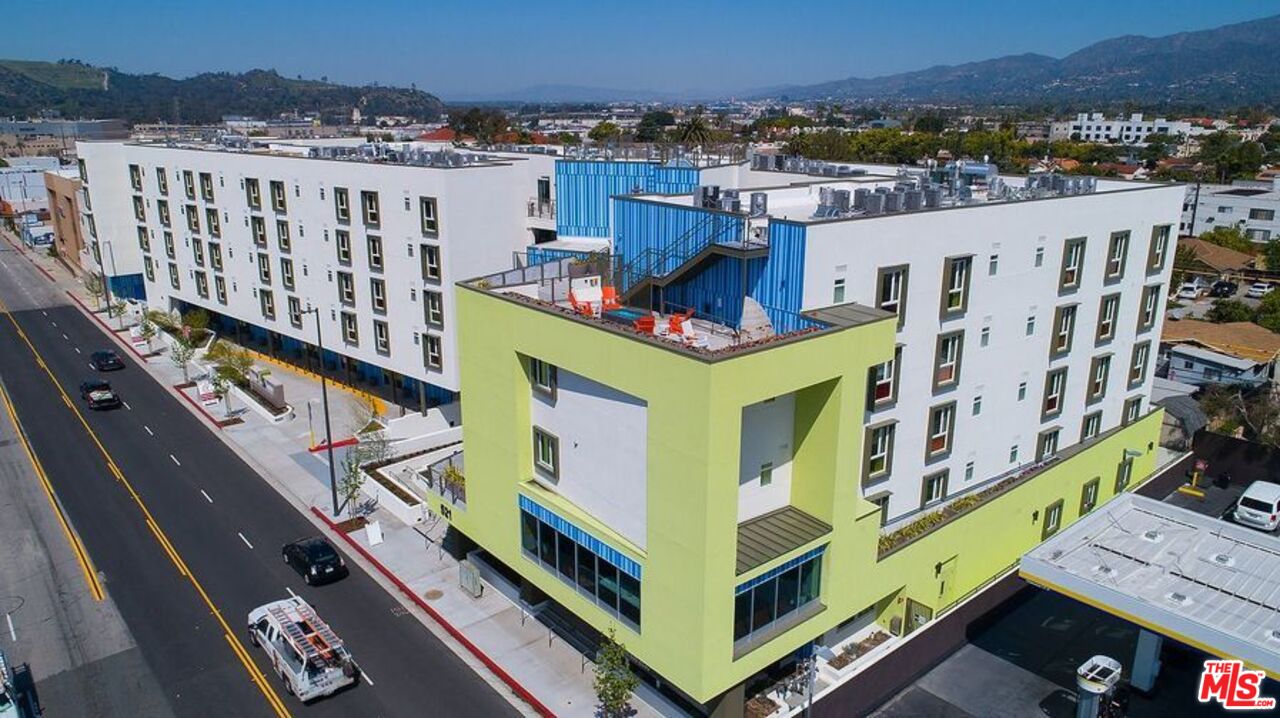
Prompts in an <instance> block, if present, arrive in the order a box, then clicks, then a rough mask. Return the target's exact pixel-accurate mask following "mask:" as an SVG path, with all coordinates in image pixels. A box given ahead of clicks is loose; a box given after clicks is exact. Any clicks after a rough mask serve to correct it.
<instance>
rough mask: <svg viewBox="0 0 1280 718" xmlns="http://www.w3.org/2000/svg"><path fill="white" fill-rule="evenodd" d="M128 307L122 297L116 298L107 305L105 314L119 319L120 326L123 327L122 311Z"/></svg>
mask: <svg viewBox="0 0 1280 718" xmlns="http://www.w3.org/2000/svg"><path fill="white" fill-rule="evenodd" d="M128 308H129V305H128V304H125V303H124V300H123V299H117V300H115V301H114V302H111V303H110V304H108V305H107V316H108V317H116V318H117V319H119V320H120V328H121V329H124V313H125V311H126V310H127V309H128Z"/></svg>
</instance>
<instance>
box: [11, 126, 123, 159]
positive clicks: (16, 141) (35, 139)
mask: <svg viewBox="0 0 1280 718" xmlns="http://www.w3.org/2000/svg"><path fill="white" fill-rule="evenodd" d="M128 136H129V128H128V127H126V126H125V124H124V121H123V120H0V156H3V157H23V156H35V155H47V156H51V157H65V156H66V155H69V154H71V153H73V152H74V151H75V146H76V142H77V141H82V140H117V139H124V138H125V137H128Z"/></svg>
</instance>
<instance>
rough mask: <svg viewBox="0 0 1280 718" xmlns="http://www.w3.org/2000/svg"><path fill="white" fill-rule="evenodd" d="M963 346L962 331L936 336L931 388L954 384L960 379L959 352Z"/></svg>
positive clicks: (935, 389) (936, 388)
mask: <svg viewBox="0 0 1280 718" xmlns="http://www.w3.org/2000/svg"><path fill="white" fill-rule="evenodd" d="M963 347H964V332H962V331H961V332H952V333H950V334H941V335H939V336H938V346H937V350H936V354H935V355H934V362H933V390H934V391H937V390H939V389H944V388H947V387H952V386H955V385H956V384H957V383H959V381H960V352H961V350H962V349H963Z"/></svg>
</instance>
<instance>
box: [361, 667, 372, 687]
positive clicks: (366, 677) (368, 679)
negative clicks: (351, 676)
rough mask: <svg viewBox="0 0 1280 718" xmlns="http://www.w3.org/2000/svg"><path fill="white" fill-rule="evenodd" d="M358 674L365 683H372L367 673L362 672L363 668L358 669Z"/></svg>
mask: <svg viewBox="0 0 1280 718" xmlns="http://www.w3.org/2000/svg"><path fill="white" fill-rule="evenodd" d="M360 675H361V676H362V677H363V678H364V682H365V683H368V684H369V685H373V679H372V678H370V677H369V674H368V673H365V672H364V669H363V668H361V669H360Z"/></svg>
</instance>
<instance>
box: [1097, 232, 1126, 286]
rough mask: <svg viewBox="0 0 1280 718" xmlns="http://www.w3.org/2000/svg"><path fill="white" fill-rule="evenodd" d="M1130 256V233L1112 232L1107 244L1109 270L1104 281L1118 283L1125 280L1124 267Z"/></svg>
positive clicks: (1107, 269)
mask: <svg viewBox="0 0 1280 718" xmlns="http://www.w3.org/2000/svg"><path fill="white" fill-rule="evenodd" d="M1128 256H1129V233H1128V232H1112V233H1111V239H1110V240H1109V241H1108V242H1107V268H1106V272H1105V273H1104V275H1103V281H1106V282H1118V281H1120V280H1121V279H1124V267H1125V264H1126V262H1127V258H1128Z"/></svg>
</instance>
